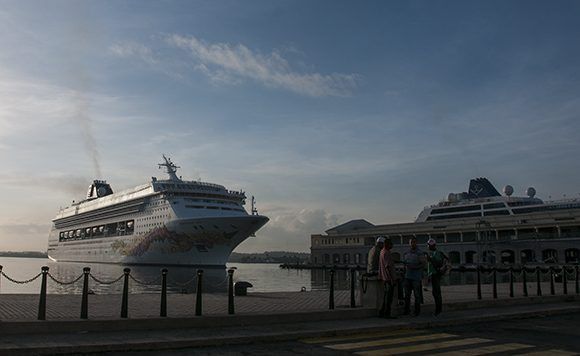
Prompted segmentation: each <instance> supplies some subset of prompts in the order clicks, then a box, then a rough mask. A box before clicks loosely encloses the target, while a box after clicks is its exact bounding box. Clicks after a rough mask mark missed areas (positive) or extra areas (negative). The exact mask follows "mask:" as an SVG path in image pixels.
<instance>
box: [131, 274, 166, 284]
mask: <svg viewBox="0 0 580 356" xmlns="http://www.w3.org/2000/svg"><path fill="white" fill-rule="evenodd" d="M129 278H131V280H132V281H134V282H135V283H137V284H141V285H143V286H152V285H157V284H158V283H159V282H160V281H161V278H162V276H159V277H157V278H155V279H153V280H151V281H148V282H143V281H141V280H139V279H137V278H135V277H133V276H132V275H129Z"/></svg>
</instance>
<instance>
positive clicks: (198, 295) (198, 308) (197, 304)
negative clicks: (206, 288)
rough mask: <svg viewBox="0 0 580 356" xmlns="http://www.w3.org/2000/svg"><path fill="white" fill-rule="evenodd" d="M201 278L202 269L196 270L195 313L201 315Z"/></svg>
mask: <svg viewBox="0 0 580 356" xmlns="http://www.w3.org/2000/svg"><path fill="white" fill-rule="evenodd" d="M202 278H203V270H202V269H198V270H197V290H196V291H195V292H196V293H195V315H196V316H201V302H202V300H201V279H202Z"/></svg>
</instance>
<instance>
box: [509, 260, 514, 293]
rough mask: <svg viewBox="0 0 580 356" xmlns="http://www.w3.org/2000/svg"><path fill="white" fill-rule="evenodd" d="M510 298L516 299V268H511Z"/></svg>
mask: <svg viewBox="0 0 580 356" xmlns="http://www.w3.org/2000/svg"><path fill="white" fill-rule="evenodd" d="M509 273H510V298H513V297H514V268H513V267H510V269H509Z"/></svg>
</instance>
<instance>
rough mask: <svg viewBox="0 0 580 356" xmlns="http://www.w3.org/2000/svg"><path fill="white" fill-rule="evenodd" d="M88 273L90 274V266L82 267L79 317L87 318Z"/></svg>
mask: <svg viewBox="0 0 580 356" xmlns="http://www.w3.org/2000/svg"><path fill="white" fill-rule="evenodd" d="M89 274H91V268H90V267H85V268H83V277H84V279H83V296H82V299H81V319H88V318H89Z"/></svg>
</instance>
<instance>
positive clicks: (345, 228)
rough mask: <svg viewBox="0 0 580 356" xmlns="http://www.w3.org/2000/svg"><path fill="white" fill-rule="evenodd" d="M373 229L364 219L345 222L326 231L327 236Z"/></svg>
mask: <svg viewBox="0 0 580 356" xmlns="http://www.w3.org/2000/svg"><path fill="white" fill-rule="evenodd" d="M373 227H375V225H373V224H371V223H370V222H368V221H366V220H365V219H357V220H351V221H348V222H345V223H344V224H341V225H337V226H335V227H333V228H330V229H328V230H326V231H325V232H326V233H327V234H328V235H336V234H344V233H348V232H352V231H358V230H365V229H370V228H373Z"/></svg>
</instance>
